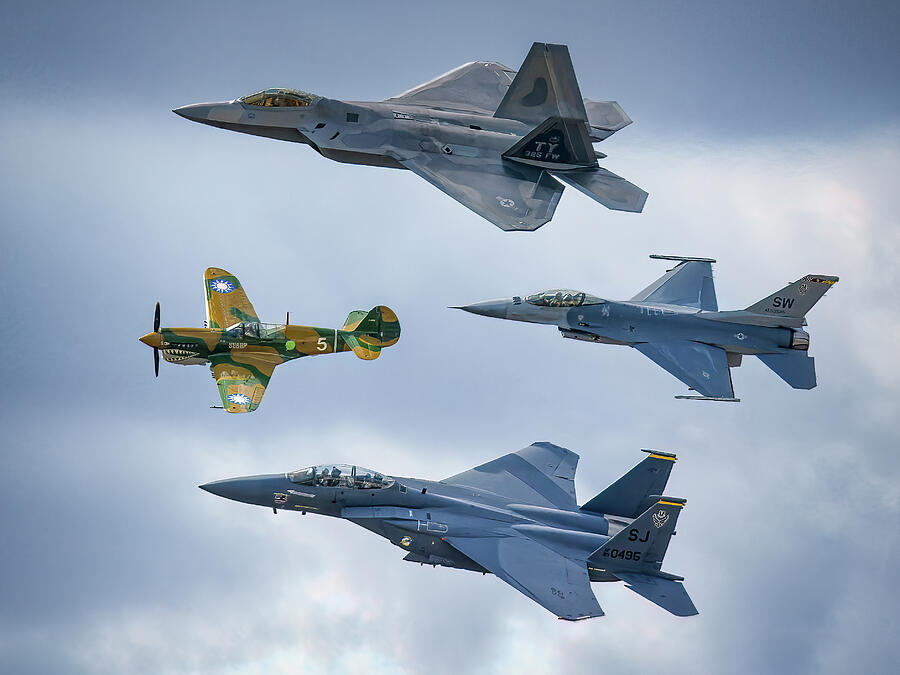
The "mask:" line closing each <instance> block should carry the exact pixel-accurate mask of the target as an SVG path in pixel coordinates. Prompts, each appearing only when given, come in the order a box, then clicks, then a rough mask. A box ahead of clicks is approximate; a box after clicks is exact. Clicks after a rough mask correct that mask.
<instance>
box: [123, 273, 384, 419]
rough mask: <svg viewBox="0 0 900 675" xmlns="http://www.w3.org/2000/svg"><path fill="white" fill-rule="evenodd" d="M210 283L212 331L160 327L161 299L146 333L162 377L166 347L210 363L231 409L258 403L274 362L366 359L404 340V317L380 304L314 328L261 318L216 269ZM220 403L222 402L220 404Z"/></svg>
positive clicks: (207, 278) (236, 284)
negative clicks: (344, 355)
mask: <svg viewBox="0 0 900 675" xmlns="http://www.w3.org/2000/svg"><path fill="white" fill-rule="evenodd" d="M203 279H204V285H205V286H206V327H205V328H160V327H159V321H160V320H159V303H158V302H157V303H156V312H155V313H154V316H153V332H152V333H147V334H146V335H145V336H143V337H142V338H140V340H141V342H143V343H144V344H145V345H147V346H149V347H152V348H153V370H154V372H155V373H156V376H157V377H159V352H160V351H162V354H163V358H164V359H165V360H166V361H168V362H169V363H178V364H181V365H184V366H187V365H202V364H206V363H208V364H210V366H209V369H210V371H212V375H213V377H214V378H215V380H216V384H218V385H219V394H220V395H221V397H222V406H223V407H224V409H225V410H226V411H227V412H230V413H247V412H253V411H254V410H256V409H257V408H258V407H259V404H260V402H261V401H262V397H263V394H264V393H265V391H266V386H267V385H268V384H269V379H270V378H271V377H272V372H273V371H274V370H275V366H277V365H279V364H281V363H285V362H287V361H291V360H293V359H299V358H300V357H301V356H318V355H319V354H333V353H335V352H346V351H352V352H353V353H354V354H356V355H357V356H358V357H359V358H361V359H363V360H366V361H371V360H372V359H377V358H378V356H379V355H380V354H381V350H382V349H383V348H384V347H390V346H391V345H393V344H396V342H397V340H399V339H400V323H399V322H398V321H397V315H396V314H394V312H393V311H392V310H391V309H389V308H388V307H384V306H381V305H379V306H378V307H373V308H372V309H371V310H370V311H368V312H366V311H364V310H354V311H352V312H350V315H349V316H348V317H347V320H346V321H345V322H344V326H343V328H341V329H340V330H338V329H336V328H314V327H312V326H294V325H291V324H290V315H288V316H287V319H286V320H285V323H260V320H259V317H258V316H257V315H256V310H255V309H253V305H251V304H250V300H249V299H248V298H247V294H246V293H245V292H244V287H243V286H242V285H241V282H240V281H238V278H237V277H236V276H234V275H233V274H230V273H229V272H226V271H225V270H223V269H218V268H216V267H210V268H209V269H207V270H206V273H205V274H204V275H203ZM214 407H217V406H214Z"/></svg>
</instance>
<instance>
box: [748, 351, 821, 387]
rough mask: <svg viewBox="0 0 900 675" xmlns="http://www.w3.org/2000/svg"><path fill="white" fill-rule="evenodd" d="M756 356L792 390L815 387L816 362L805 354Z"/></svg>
mask: <svg viewBox="0 0 900 675" xmlns="http://www.w3.org/2000/svg"><path fill="white" fill-rule="evenodd" d="M757 356H758V357H759V360H760V361H762V362H763V363H765V364H766V365H767V366H769V368H771V369H772V370H774V371H775V374H776V375H778V377H780V378H781V379H782V380H784V381H785V382H787V383H788V384H789V385H791V386H792V387H793V388H794V389H812V388H813V387H815V386H816V360H815V359H814V358H813V357H811V356H807V354H806V352H800V351H791V352H784V353H782V354H757Z"/></svg>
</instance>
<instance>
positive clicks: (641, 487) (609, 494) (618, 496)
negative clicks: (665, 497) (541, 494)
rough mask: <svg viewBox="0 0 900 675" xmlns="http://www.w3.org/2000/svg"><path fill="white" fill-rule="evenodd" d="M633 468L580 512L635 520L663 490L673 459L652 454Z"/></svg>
mask: <svg viewBox="0 0 900 675" xmlns="http://www.w3.org/2000/svg"><path fill="white" fill-rule="evenodd" d="M644 452H646V453H649V454H648V456H647V457H645V458H644V459H643V460H642V461H641V462H640V463H639V464H638V465H637V466H635V467H634V468H633V469H631V471H629V472H628V473H626V474H625V475H624V476H622V477H621V478H620V479H619V480H617V481H616V482H615V483H613V484H612V485H610V486H609V487H608V488H606V489H605V490H604V491H603V492H601V493H600V494H598V495H597V496H596V497H594V498H593V499H592V500H590V501H589V502H587V503H586V504H585V505H584V506H582V507H581V510H582V511H590V512H592V513H602V514H608V515H614V516H622V517H624V518H637V517H638V516H639V515H641V514H642V513H643V512H644V511H646V510H647V507H648V506H650V505H651V504H652V503H654V502H655V501H656V499H657V498H658V497H659V495H661V494H662V493H663V492H664V491H665V489H666V483H667V482H668V481H669V474H670V473H671V472H672V466H674V464H675V459H676V458H675V455H673V454H670V453H668V452H659V451H656V450H644Z"/></svg>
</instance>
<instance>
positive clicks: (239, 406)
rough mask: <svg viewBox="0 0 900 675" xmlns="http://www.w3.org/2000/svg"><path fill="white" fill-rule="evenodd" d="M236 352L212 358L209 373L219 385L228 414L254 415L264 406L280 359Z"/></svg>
mask: <svg viewBox="0 0 900 675" xmlns="http://www.w3.org/2000/svg"><path fill="white" fill-rule="evenodd" d="M235 352H236V350H234V351H232V352H231V353H230V354H218V355H214V356H211V357H210V359H209V360H210V363H211V365H210V369H211V370H212V373H213V377H215V378H216V384H217V385H219V395H220V396H221V397H222V405H223V406H224V407H225V410H226V411H227V412H230V413H248V412H253V411H254V410H256V409H257V408H258V407H259V404H260V402H262V397H263V394H265V393H266V386H267V385H268V384H269V379H270V378H271V377H272V372H273V371H274V370H275V366H277V365H278V364H279V363H282V361H281V357H279V356H274V355H273V356H269V355H266V354H259V353H252V352H251V353H247V354H244V353H240V352H237V353H235Z"/></svg>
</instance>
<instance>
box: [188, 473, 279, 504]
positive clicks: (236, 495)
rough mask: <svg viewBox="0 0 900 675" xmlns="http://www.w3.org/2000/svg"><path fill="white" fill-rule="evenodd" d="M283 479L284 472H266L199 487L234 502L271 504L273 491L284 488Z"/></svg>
mask: <svg viewBox="0 0 900 675" xmlns="http://www.w3.org/2000/svg"><path fill="white" fill-rule="evenodd" d="M285 481H286V479H285V477H284V474H268V475H264V476H244V477H242V478H226V479H225V480H215V481H212V482H211V483H205V484H203V485H200V486H199V487H200V489H201V490H206V491H207V492H209V493H211V494H214V495H216V496H218V497H224V498H225V499H231V500H234V501H236V502H244V503H245V504H257V505H259V506H272V504H273V499H274V493H276V492H282V491H283V490H284V489H285V487H286V486H285V485H284V483H285Z"/></svg>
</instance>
